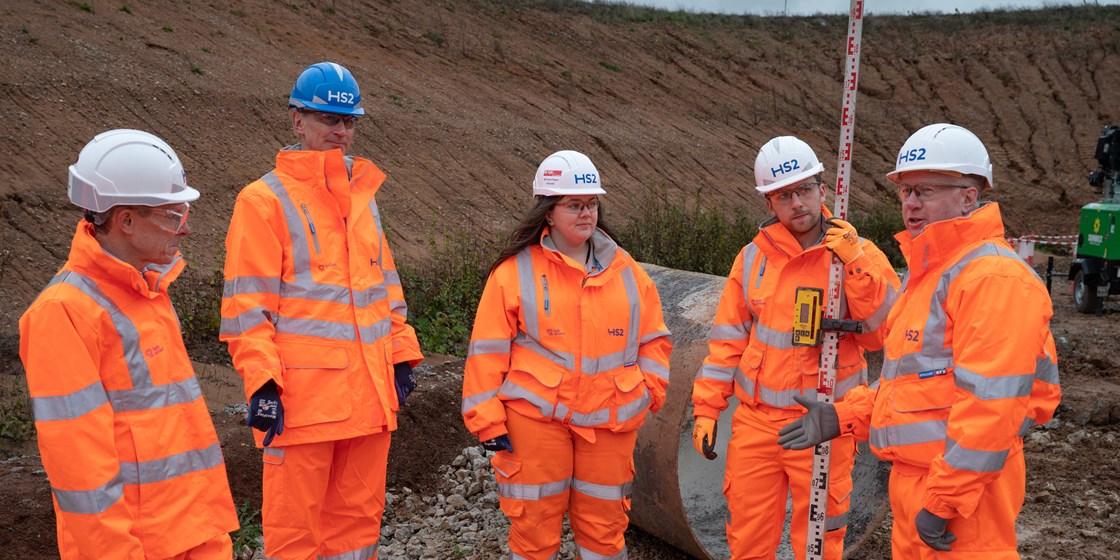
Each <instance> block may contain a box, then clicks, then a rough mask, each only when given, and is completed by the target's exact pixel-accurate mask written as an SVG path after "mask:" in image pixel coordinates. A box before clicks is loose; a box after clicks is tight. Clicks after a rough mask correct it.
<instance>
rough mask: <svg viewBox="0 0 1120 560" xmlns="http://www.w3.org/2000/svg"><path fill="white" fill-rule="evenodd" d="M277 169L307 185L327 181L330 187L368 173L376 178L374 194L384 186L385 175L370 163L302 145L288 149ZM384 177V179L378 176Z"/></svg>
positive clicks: (281, 153) (278, 160)
mask: <svg viewBox="0 0 1120 560" xmlns="http://www.w3.org/2000/svg"><path fill="white" fill-rule="evenodd" d="M276 169H277V170H279V171H281V172H283V173H285V174H287V175H290V176H291V177H292V178H293V179H296V180H297V181H300V182H303V183H314V184H318V181H321V180H322V179H323V178H324V177H329V178H330V184H334V183H335V182H336V181H341V180H346V181H348V182H349V181H350V179H351V178H360V177H362V176H363V175H366V174H368V173H373V174H374V175H375V180H374V181H373V184H374V190H376V189H377V187H380V186H381V182H382V181H383V180H384V174H383V173H382V172H381V170H380V169H378V168H377V166H375V165H373V163H372V162H370V161H369V160H367V159H364V158H358V157H354V156H343V155H342V151H341V150H304V149H303V147H302V146H301V145H300V144H292V145H291V146H285V147H284V148H283V149H281V150H280V151H279V152H278V153H277V154H276ZM378 175H380V179H376V176H378Z"/></svg>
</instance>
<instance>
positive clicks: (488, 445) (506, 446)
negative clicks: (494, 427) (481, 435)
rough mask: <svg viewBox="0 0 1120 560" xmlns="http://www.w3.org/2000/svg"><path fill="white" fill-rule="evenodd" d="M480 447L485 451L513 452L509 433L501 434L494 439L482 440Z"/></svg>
mask: <svg viewBox="0 0 1120 560" xmlns="http://www.w3.org/2000/svg"><path fill="white" fill-rule="evenodd" d="M482 448H483V449H485V450H487V451H503V450H504V451H509V452H510V453H512V452H513V444H512V443H510V442H509V434H502V435H500V436H498V437H496V438H494V439H488V440H486V441H484V442H482Z"/></svg>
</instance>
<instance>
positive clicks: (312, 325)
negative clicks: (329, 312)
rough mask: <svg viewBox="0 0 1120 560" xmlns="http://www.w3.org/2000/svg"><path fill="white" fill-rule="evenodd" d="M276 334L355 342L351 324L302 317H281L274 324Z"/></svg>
mask: <svg viewBox="0 0 1120 560" xmlns="http://www.w3.org/2000/svg"><path fill="white" fill-rule="evenodd" d="M276 333H277V334H298V335H303V336H314V337H318V338H331V339H334V340H355V339H356V333H355V328H354V325H353V324H352V323H340V322H337V321H326V320H323V319H305V318H303V317H281V318H280V321H278V322H277V323H276Z"/></svg>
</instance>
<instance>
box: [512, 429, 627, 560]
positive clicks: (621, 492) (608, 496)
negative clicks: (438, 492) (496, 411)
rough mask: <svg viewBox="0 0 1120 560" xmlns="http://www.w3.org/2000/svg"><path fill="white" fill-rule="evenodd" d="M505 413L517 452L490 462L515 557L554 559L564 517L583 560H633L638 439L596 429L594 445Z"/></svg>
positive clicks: (520, 559) (569, 432) (522, 559)
mask: <svg viewBox="0 0 1120 560" xmlns="http://www.w3.org/2000/svg"><path fill="white" fill-rule="evenodd" d="M506 414H507V415H508V416H507V419H506V428H507V429H509V437H510V442H511V443H512V444H513V452H512V453H511V452H508V451H500V452H498V453H496V454H495V455H494V457H493V458H491V460H490V463H491V465H493V467H494V476H495V477H496V478H497V480H498V494H499V496H500V497H501V505H502V511H503V512H504V513H505V514H506V515H507V516H508V517H509V520H510V529H509V550H510V558H511V559H513V560H547V559H552V558H555V557H556V552H557V551H558V550H559V549H560V533H561V529H562V526H563V521H564V512H565V511H567V512H568V521H569V523H570V525H571V527H572V532H573V533H574V536H575V541H576V545H577V549H578V551H579V557H580V558H582V559H585V560H588V559H592V558H594V559H596V560H600V559H602V560H614V559H622V558H626V540H625V538H624V537H623V533H625V532H626V527H627V525H628V524H629V521H630V520H629V518H628V517H627V516H626V512H627V511H628V510H629V509H630V487H631V484H632V481H633V479H634V460H633V456H634V444H635V443H636V442H637V440H638V432H637V431H628V432H612V431H611V430H604V429H596V430H594V440H595V442H594V443H591V442H588V441H587V439H585V438H584V437H582V436H581V435H579V434H576V433H575V432H573V431H572V430H571V429H570V428H569V427H568V426H565V425H564V424H561V423H559V422H546V421H540V420H533V419H531V418H528V417H526V416H523V415H521V414H518V413H517V412H514V411H512V410H510V409H508V408H507V409H506Z"/></svg>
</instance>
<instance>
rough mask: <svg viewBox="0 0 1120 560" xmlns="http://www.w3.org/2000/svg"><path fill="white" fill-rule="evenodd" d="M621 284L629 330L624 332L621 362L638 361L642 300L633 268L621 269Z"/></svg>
mask: <svg viewBox="0 0 1120 560" xmlns="http://www.w3.org/2000/svg"><path fill="white" fill-rule="evenodd" d="M622 285H623V286H624V287H625V288H626V299H627V300H628V303H629V304H630V330H629V331H628V332H627V333H626V349H625V350H623V363H625V364H633V363H635V362H637V361H638V335H639V334H640V333H639V331H641V329H642V301H641V299H639V297H638V282H637V281H636V280H635V279H634V269H633V268H632V267H630V266H628V267H626V268H624V269H622Z"/></svg>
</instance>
